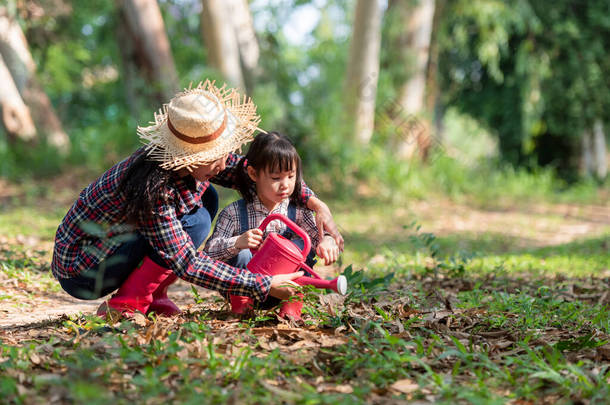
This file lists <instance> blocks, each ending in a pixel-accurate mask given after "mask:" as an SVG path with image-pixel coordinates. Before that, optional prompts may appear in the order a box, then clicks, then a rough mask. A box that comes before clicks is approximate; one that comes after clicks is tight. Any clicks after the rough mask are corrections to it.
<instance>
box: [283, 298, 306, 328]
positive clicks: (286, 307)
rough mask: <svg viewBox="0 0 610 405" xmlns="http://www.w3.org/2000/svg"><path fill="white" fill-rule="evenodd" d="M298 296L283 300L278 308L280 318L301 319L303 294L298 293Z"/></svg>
mask: <svg viewBox="0 0 610 405" xmlns="http://www.w3.org/2000/svg"><path fill="white" fill-rule="evenodd" d="M297 296H298V297H299V298H292V300H291V301H287V302H284V303H283V304H282V306H281V308H280V314H279V316H280V318H284V319H286V318H288V319H292V320H293V321H300V320H301V310H302V309H303V294H301V293H298V294H297Z"/></svg>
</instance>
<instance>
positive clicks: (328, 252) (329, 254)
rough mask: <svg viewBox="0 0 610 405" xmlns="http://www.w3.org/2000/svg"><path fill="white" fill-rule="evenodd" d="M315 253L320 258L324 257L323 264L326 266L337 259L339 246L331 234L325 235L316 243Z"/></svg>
mask: <svg viewBox="0 0 610 405" xmlns="http://www.w3.org/2000/svg"><path fill="white" fill-rule="evenodd" d="M316 253H317V254H318V256H319V257H320V258H322V259H324V265H325V266H328V265H329V264H332V263H334V262H336V261H337V258H338V257H339V247H338V246H337V244H336V243H335V240H334V239H333V238H332V237H331V236H328V235H326V236H324V239H322V242H320V244H319V245H318V248H317V249H316Z"/></svg>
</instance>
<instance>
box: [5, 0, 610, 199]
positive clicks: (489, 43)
mask: <svg viewBox="0 0 610 405" xmlns="http://www.w3.org/2000/svg"><path fill="white" fill-rule="evenodd" d="M609 42H610V9H609V5H608V2H607V1H605V0H590V1H587V2H582V1H578V0H559V1H556V2H552V3H549V2H536V1H533V0H516V1H510V2H509V1H505V0H452V1H448V0H388V1H382V0H375V1H368V0H367V1H360V0H289V1H276V0H253V1H249V2H248V1H247V0H230V1H218V0H159V1H156V0H114V1H113V0H91V1H88V2H76V1H70V0H5V1H4V2H3V3H2V4H0V80H1V82H2V92H0V109H1V112H2V114H1V115H0V117H1V121H2V124H3V125H2V134H0V175H3V176H8V177H18V176H21V175H23V174H24V173H26V174H30V175H38V174H41V173H49V174H52V173H56V172H57V171H58V170H61V169H62V168H63V167H65V165H80V166H82V165H85V166H87V167H88V168H90V169H91V170H92V171H97V170H101V169H103V168H105V167H108V166H109V165H110V164H112V163H113V162H114V161H116V160H117V159H119V158H121V157H123V156H125V155H127V154H128V153H130V152H131V151H133V149H134V148H136V147H137V146H138V140H137V137H136V136H135V128H136V126H137V125H144V124H146V123H147V122H148V121H150V120H151V119H152V113H153V111H155V110H156V109H158V108H159V107H160V106H161V104H162V103H163V102H166V101H168V99H169V98H170V97H171V95H172V94H173V93H174V92H175V91H176V90H178V89H180V88H182V87H186V86H188V85H189V83H190V82H193V83H198V82H199V81H202V80H204V79H206V78H208V77H209V78H212V79H216V80H218V81H221V82H222V81H226V82H228V83H230V84H231V85H233V86H238V87H241V88H242V89H244V90H245V91H246V92H247V94H248V95H250V96H252V97H253V99H254V100H255V102H256V103H257V105H258V106H259V112H260V113H261V115H262V118H263V122H262V125H263V128H266V129H274V130H280V131H283V132H285V133H287V134H288V135H289V136H291V137H292V138H293V139H294V140H295V142H296V143H297V146H298V147H299V149H300V151H301V153H302V155H303V159H304V161H305V164H306V168H307V171H308V172H309V173H311V174H309V176H308V177H312V182H314V183H315V182H319V183H320V186H321V187H328V189H329V190H330V189H333V190H335V191H338V192H345V193H348V194H349V193H360V192H363V193H365V194H366V190H361V187H360V186H359V185H360V184H366V183H367V182H368V183H369V184H374V185H375V187H378V188H379V189H381V188H383V187H385V193H386V194H387V195H391V194H393V193H396V191H401V190H409V191H408V192H412V190H414V189H416V188H417V187H423V186H422V185H423V184H424V183H426V182H433V183H435V184H443V187H453V186H451V184H456V183H459V182H460V181H461V182H462V183H463V185H464V187H466V185H465V183H466V182H467V181H475V180H474V179H470V178H469V176H472V175H476V176H479V177H483V178H485V176H491V173H492V172H493V171H497V170H501V171H502V170H504V171H506V170H509V171H511V172H524V173H539V172H540V171H541V170H546V171H550V172H551V173H554V174H555V175H556V176H558V177H559V178H560V179H563V180H558V183H557V184H563V183H565V182H580V181H582V179H583V178H587V177H588V178H596V179H598V180H599V181H603V179H605V178H606V177H607V168H608V160H607V153H608V151H607V142H606V141H607V128H608V126H609V125H610V124H609V117H608V111H609V110H610V108H609V107H610V91H609V90H610V83H609V82H610V79H609V77H610V75H609V71H610V57H609V56H608V53H607V51H606V50H607V49H610V44H609ZM58 150H59V151H61V152H62V153H63V154H64V155H63V156H60V155H58V154H57V151H58ZM33 158H34V159H33ZM414 169H416V171H419V172H421V173H429V177H427V178H423V177H421V178H418V179H419V180H417V181H415V180H413V177H412V176H414V174H413V173H414ZM457 173H461V175H459V176H462V178H463V179H462V180H460V179H459V178H458V174H457ZM314 178H315V180H314ZM465 179H466V180H465ZM382 185H385V186H382ZM373 193H380V191H379V190H374V191H373ZM383 193H384V192H381V194H383Z"/></svg>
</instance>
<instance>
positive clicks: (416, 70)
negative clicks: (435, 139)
mask: <svg viewBox="0 0 610 405" xmlns="http://www.w3.org/2000/svg"><path fill="white" fill-rule="evenodd" d="M399 12H400V13H401V14H402V15H403V17H404V19H405V21H406V22H407V23H406V25H405V33H404V37H405V40H404V41H402V42H403V43H402V46H403V49H402V50H400V51H401V52H408V53H411V54H413V55H414V66H412V68H411V69H409V70H410V71H411V72H412V74H411V76H410V77H409V79H408V80H407V81H406V82H405V83H404V85H403V86H402V87H401V89H400V90H399V94H398V100H397V101H398V106H399V113H400V115H402V116H403V120H407V121H409V122H411V121H413V122H417V123H418V124H419V125H416V126H414V127H415V128H416V129H420V130H418V131H409V134H408V135H407V136H406V137H405V136H402V138H401V139H399V147H398V155H399V156H400V157H402V158H411V157H413V156H414V155H415V154H416V153H417V152H419V154H420V156H421V157H423V158H425V157H426V156H427V154H428V149H429V148H430V145H431V134H430V128H431V126H430V124H429V123H428V122H427V120H426V119H425V118H424V117H423V116H422V115H423V114H422V113H423V112H424V111H425V107H426V81H427V79H430V77H429V76H428V75H427V73H428V63H429V60H430V45H431V38H432V32H433V26H434V15H435V0H419V1H418V2H417V4H416V5H415V6H413V5H411V2H410V1H405V0H403V1H401V2H400V10H399ZM428 82H430V80H428Z"/></svg>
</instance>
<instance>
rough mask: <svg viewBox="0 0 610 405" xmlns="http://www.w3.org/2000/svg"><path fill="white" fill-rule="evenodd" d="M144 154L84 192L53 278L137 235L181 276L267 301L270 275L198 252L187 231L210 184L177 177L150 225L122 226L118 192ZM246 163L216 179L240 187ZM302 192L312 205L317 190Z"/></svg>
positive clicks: (64, 228) (231, 164) (66, 225)
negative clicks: (184, 220) (185, 222)
mask: <svg viewBox="0 0 610 405" xmlns="http://www.w3.org/2000/svg"><path fill="white" fill-rule="evenodd" d="M143 153H145V151H144V149H143V148H140V149H138V150H137V151H136V152H135V153H134V154H133V155H131V156H129V157H128V158H126V159H125V160H123V161H121V162H119V163H117V164H116V165H115V166H113V167H112V168H110V169H109V170H108V171H107V172H105V173H104V174H103V175H102V176H101V177H100V178H98V179H97V180H95V181H94V182H93V183H91V184H90V185H89V186H88V187H87V188H85V189H84V190H83V191H82V192H81V193H80V195H79V197H78V199H77V200H76V202H75V203H74V205H72V207H71V208H70V210H69V211H68V213H67V214H66V216H65V217H64V219H63V221H62V223H61V224H60V225H59V228H58V229H57V234H56V235H55V248H54V251H53V261H52V265H51V268H52V271H53V275H54V276H55V277H56V278H71V277H75V276H77V275H79V274H80V273H82V272H83V271H85V270H87V269H90V268H93V267H95V266H97V265H98V264H99V263H100V261H102V260H103V259H105V258H106V257H108V256H110V255H112V254H113V253H114V251H115V250H116V249H117V248H118V247H119V246H120V245H121V244H122V243H123V242H125V240H127V239H128V238H129V236H130V233H133V232H134V231H135V232H138V233H139V234H140V235H142V236H143V237H144V238H145V239H146V240H147V241H148V243H149V244H150V246H151V247H152V248H153V249H155V251H156V252H157V253H158V254H159V256H160V257H162V258H163V259H164V260H165V261H167V263H168V264H169V265H170V267H171V269H172V270H173V271H174V273H175V274H176V275H177V276H178V277H180V278H182V279H184V280H186V281H188V282H190V283H194V284H197V285H200V286H202V287H205V288H209V289H212V290H216V291H218V292H220V293H221V294H223V295H229V294H231V295H243V296H249V297H253V298H255V299H257V300H261V301H262V300H264V299H265V298H266V296H267V294H268V292H269V286H270V283H271V278H270V277H268V276H262V275H259V274H253V273H251V272H249V271H247V270H239V269H236V268H234V267H231V266H229V265H227V264H225V263H222V262H220V261H216V260H213V259H212V258H210V257H209V256H207V255H206V254H205V253H203V252H200V251H197V248H196V247H195V246H194V245H193V243H192V241H191V238H190V237H189V236H188V234H187V233H186V231H185V230H184V229H183V228H182V224H181V223H180V220H179V218H180V217H181V216H182V215H184V214H187V213H189V212H190V211H192V210H193V209H194V208H195V207H201V206H202V202H201V196H202V195H203V193H204V192H205V190H206V189H207V188H208V186H209V182H207V181H206V182H200V181H196V180H194V179H193V178H192V177H190V176H187V177H185V178H177V177H176V178H174V180H173V181H171V182H170V185H169V186H168V190H167V193H166V196H167V198H166V201H165V202H164V203H159V205H158V206H157V207H156V209H155V211H154V212H153V213H151V215H150V217H149V219H148V221H147V222H146V223H145V224H142V225H140V226H138V227H137V228H134V227H131V226H129V225H125V224H124V223H121V222H122V221H123V212H124V205H125V199H124V198H123V197H122V196H121V195H120V194H119V193H118V192H117V188H118V185H119V183H120V181H121V179H122V178H123V175H124V173H125V172H126V170H127V168H128V167H129V165H130V164H131V163H132V162H133V161H134V160H135V159H137V158H138V157H139V156H140V155H141V154H143ZM240 159H241V156H240V155H237V154H230V155H229V156H228V158H227V162H226V164H227V165H226V169H225V170H223V171H222V172H221V173H219V174H218V175H216V176H215V177H213V178H212V179H210V180H211V181H212V182H213V183H215V184H218V185H221V186H224V187H234V186H235V179H236V176H235V175H236V173H237V170H244V168H243V167H238V166H239V165H238V163H239V161H240ZM302 189H303V201H304V202H306V201H307V200H308V199H309V197H310V196H312V195H313V192H312V191H311V190H309V189H308V188H307V187H303V188H302Z"/></svg>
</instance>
